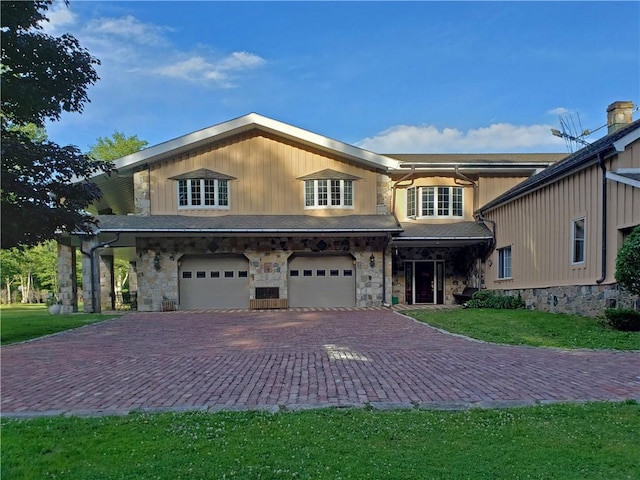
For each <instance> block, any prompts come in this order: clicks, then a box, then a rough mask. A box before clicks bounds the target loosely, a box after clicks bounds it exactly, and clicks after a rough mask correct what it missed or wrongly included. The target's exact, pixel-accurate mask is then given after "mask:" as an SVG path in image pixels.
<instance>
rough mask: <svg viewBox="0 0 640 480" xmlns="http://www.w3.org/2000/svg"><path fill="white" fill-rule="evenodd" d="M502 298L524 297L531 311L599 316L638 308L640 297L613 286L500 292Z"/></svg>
mask: <svg viewBox="0 0 640 480" xmlns="http://www.w3.org/2000/svg"><path fill="white" fill-rule="evenodd" d="M497 293H500V294H502V295H512V296H515V295H518V294H520V296H521V297H522V299H523V300H524V302H525V304H526V306H527V308H528V309H530V310H540V311H543V312H552V313H566V314H575V315H582V316H585V317H600V316H603V315H604V310H605V309H606V308H636V309H637V310H640V298H638V297H637V296H632V295H630V294H629V293H628V292H626V291H624V290H622V289H621V288H620V287H619V285H618V284H613V285H569V286H562V287H548V288H526V289H520V290H517V289H514V290H499V291H498V292H497Z"/></svg>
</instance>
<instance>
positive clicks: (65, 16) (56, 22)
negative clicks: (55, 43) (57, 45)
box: [41, 0, 77, 36]
mask: <svg viewBox="0 0 640 480" xmlns="http://www.w3.org/2000/svg"><path fill="white" fill-rule="evenodd" d="M46 15H47V18H48V19H49V21H48V22H42V24H41V25H42V31H43V32H44V33H46V34H49V35H52V36H59V35H62V34H63V33H65V31H64V30H65V29H67V28H68V27H70V26H72V25H74V24H75V23H76V20H77V17H76V15H75V13H73V12H72V11H71V9H70V8H69V7H67V6H66V5H65V3H64V2H63V1H60V0H58V1H55V2H53V5H51V8H50V9H49V11H48V12H47V14H46Z"/></svg>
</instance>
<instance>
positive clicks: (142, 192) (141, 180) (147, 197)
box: [133, 170, 151, 215]
mask: <svg viewBox="0 0 640 480" xmlns="http://www.w3.org/2000/svg"><path fill="white" fill-rule="evenodd" d="M150 182H151V174H150V173H149V170H141V171H139V172H135V173H134V174H133V203H134V208H135V213H136V215H149V214H150V213H151V183H150Z"/></svg>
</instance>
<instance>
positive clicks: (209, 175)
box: [169, 168, 236, 180]
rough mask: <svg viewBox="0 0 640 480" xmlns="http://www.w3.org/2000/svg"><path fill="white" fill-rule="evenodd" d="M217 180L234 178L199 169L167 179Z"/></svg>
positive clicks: (233, 178) (206, 169)
mask: <svg viewBox="0 0 640 480" xmlns="http://www.w3.org/2000/svg"><path fill="white" fill-rule="evenodd" d="M200 178H204V179H212V180H213V179H217V180H235V179H236V177H232V176H231V175H225V174H224V173H219V172H214V171H213V170H209V169H208V168H199V169H198V170H194V171H193V172H187V173H183V174H182V175H176V176H175V177H169V180H189V179H200Z"/></svg>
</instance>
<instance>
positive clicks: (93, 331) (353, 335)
mask: <svg viewBox="0 0 640 480" xmlns="http://www.w3.org/2000/svg"><path fill="white" fill-rule="evenodd" d="M1 357H2V358H1V360H2V366H1V373H2V379H1V385H2V392H1V393H2V414H3V415H4V416H34V415H55V414H61V413H68V414H78V415H82V414H90V415H97V414H111V413H113V414H122V413H127V412H128V411H131V410H134V409H142V410H149V411H162V410H174V411H181V410H189V409H208V410H218V409H268V410H274V411H275V410H279V409H289V410H294V409H303V408H313V407H323V406H332V405H333V406H362V405H371V406H373V407H376V408H391V407H426V408H465V407H468V406H479V407H494V406H507V405H522V404H533V403H536V402H562V401H587V400H624V399H630V398H633V399H637V400H640V353H638V352H613V351H587V350H577V351H575V350H574V351H568V350H558V349H547V348H531V347H514V346H500V345H492V344H486V343H482V342H477V341H472V340H469V339H465V338H462V337H459V336H455V335H449V334H445V333H441V332H439V331H437V330H435V329H432V328H430V327H428V326H425V325H423V324H419V323H417V322H414V321H412V320H411V319H409V318H407V317H405V316H403V315H401V314H398V313H394V312H390V311H388V310H381V309H372V310H357V311H308V312H305V311H284V312H283V311H273V312H248V311H247V312H235V313H228V312H227V313H222V312H207V313H192V312H172V313H166V314H162V313H160V314H158V313H155V314H151V313H149V314H144V313H134V314H128V315H124V316H122V317H120V318H117V319H114V320H110V321H106V322H103V323H100V324H95V325H90V326H87V327H83V328H80V329H77V330H73V331H69V332H65V333H62V334H58V335H54V336H51V337H47V338H43V339H39V340H36V341H32V342H27V343H23V344H17V345H11V346H5V347H2V349H1Z"/></svg>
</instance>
